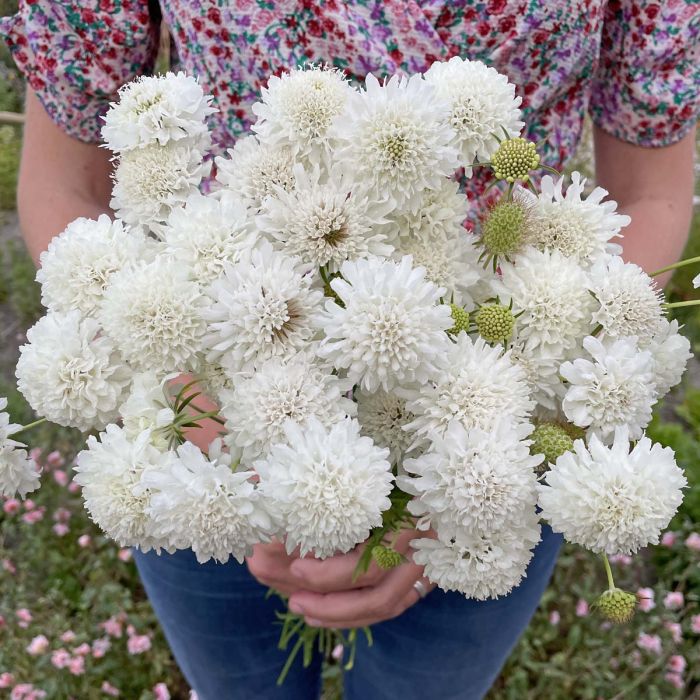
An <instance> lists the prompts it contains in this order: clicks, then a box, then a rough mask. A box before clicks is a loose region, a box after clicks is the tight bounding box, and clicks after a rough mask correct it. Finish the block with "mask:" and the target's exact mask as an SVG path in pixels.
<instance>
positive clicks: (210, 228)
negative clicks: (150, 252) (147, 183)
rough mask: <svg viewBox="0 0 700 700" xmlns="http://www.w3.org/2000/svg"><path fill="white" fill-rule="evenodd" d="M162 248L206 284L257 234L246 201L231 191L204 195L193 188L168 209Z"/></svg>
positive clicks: (245, 247) (220, 272) (250, 242)
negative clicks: (182, 203) (177, 205)
mask: <svg viewBox="0 0 700 700" xmlns="http://www.w3.org/2000/svg"><path fill="white" fill-rule="evenodd" d="M163 240H164V242H165V251H166V253H167V254H168V255H170V256H172V257H173V258H174V259H175V260H177V261H178V262H179V263H180V264H182V265H184V266H185V267H187V268H188V269H189V270H191V272H192V277H193V278H194V279H195V280H196V281H197V282H199V283H200V284H202V285H208V284H210V283H211V282H213V281H214V280H215V279H217V278H218V277H220V276H221V274H222V273H223V270H224V268H225V267H226V265H227V264H229V263H236V262H238V260H239V259H240V256H241V253H242V252H243V251H244V250H247V249H249V248H252V247H253V245H254V243H255V240H256V235H255V231H254V230H253V227H252V221H251V220H250V218H249V217H248V210H247V209H246V207H245V205H244V204H243V203H242V202H241V200H239V199H238V198H237V197H236V196H235V195H234V194H233V193H231V192H226V191H224V192H222V193H220V194H219V195H218V196H216V197H214V196H205V195H203V194H200V193H199V192H193V193H192V194H191V195H190V196H189V198H188V199H187V202H186V203H185V205H184V206H183V207H177V208H176V209H173V210H172V211H171V212H170V216H169V217H168V222H167V225H166V226H165V227H164V228H163Z"/></svg>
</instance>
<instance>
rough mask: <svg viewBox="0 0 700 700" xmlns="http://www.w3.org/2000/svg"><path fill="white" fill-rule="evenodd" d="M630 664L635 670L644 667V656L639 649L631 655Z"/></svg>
mask: <svg viewBox="0 0 700 700" xmlns="http://www.w3.org/2000/svg"><path fill="white" fill-rule="evenodd" d="M630 664H632V667H633V668H639V667H640V666H641V665H642V655H641V653H640V651H639V649H635V650H634V651H633V652H632V653H631V654H630Z"/></svg>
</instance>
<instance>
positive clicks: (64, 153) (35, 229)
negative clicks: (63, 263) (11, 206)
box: [17, 90, 111, 262]
mask: <svg viewBox="0 0 700 700" xmlns="http://www.w3.org/2000/svg"><path fill="white" fill-rule="evenodd" d="M26 114H27V120H26V123H25V127H24V145H23V147H22V160H21V163H20V172H19V183H18V187H17V209H18V211H19V220H20V226H21V228H22V233H23V235H24V240H25V242H26V244H27V248H28V249H29V252H30V253H31V255H32V257H33V258H34V260H35V262H38V260H39V255H40V254H41V252H42V251H44V250H46V247H47V246H48V244H49V241H50V240H51V239H52V238H53V237H54V236H55V235H57V234H59V233H60V232H61V231H62V230H63V229H64V228H65V227H66V225H67V224H68V223H69V222H70V221H72V220H73V219H76V218H78V217H79V216H86V217H90V218H97V216H99V215H100V214H104V213H106V212H109V199H110V190H111V182H110V178H109V175H110V172H111V164H110V161H109V158H110V154H109V152H108V151H106V150H104V149H103V148H99V147H98V146H97V145H94V144H87V143H82V142H81V141H78V140H77V139H74V138H72V137H70V136H67V135H66V134H65V133H64V132H63V131H61V129H60V128H59V127H58V126H56V124H54V123H53V122H52V121H51V119H50V117H49V116H48V115H47V114H46V112H45V110H44V108H43V107H42V105H41V103H40V102H39V100H38V98H37V97H36V95H35V94H34V93H33V92H32V91H31V90H28V91H27V104H26Z"/></svg>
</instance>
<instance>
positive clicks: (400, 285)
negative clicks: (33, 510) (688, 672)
mask: <svg viewBox="0 0 700 700" xmlns="http://www.w3.org/2000/svg"><path fill="white" fill-rule="evenodd" d="M519 104H520V99H519V98H517V97H516V96H515V89H514V86H513V85H512V84H510V83H509V82H508V81H507V79H506V78H505V77H504V76H502V75H500V74H499V73H497V72H496V71H495V70H494V69H493V68H489V67H486V66H485V65H484V64H482V63H480V62H478V61H466V60H462V59H459V58H453V59H452V60H450V61H449V62H447V63H436V64H434V65H433V67H432V68H431V69H430V70H429V71H428V72H427V73H425V74H424V75H413V76H410V77H400V76H398V75H396V76H393V77H391V78H390V79H388V80H386V81H385V82H383V83H382V82H379V81H378V80H377V79H376V78H375V77H373V76H372V75H370V76H368V77H367V80H366V83H365V85H364V87H357V86H352V85H350V84H349V83H348V82H347V81H346V79H345V78H344V76H343V74H342V73H341V72H339V71H337V70H332V69H326V68H320V67H316V66H311V67H307V68H303V69H298V70H293V71H291V72H288V73H286V74H284V75H283V76H281V77H272V78H270V80H269V83H268V86H267V88H265V89H264V90H263V91H262V97H261V101H260V102H259V103H257V104H256V105H255V107H254V112H255V114H256V116H257V122H256V123H255V125H254V126H253V132H254V133H253V135H249V136H247V137H245V138H242V139H240V140H239V141H238V142H237V143H236V144H235V146H234V148H233V149H231V150H229V151H228V154H227V156H226V157H219V158H216V160H215V175H214V177H212V176H211V170H212V162H211V161H210V160H207V158H206V157H205V154H206V153H207V152H208V150H209V149H210V145H211V144H210V135H209V131H208V129H207V125H206V121H207V117H208V115H209V114H211V113H212V112H213V108H212V107H211V100H210V98H208V97H207V96H206V95H204V94H203V92H202V90H201V88H200V87H199V85H198V83H197V81H196V80H194V79H193V78H190V77H187V76H185V75H183V74H177V75H174V74H167V75H165V76H160V77H145V78H141V79H139V80H137V81H135V82H133V83H130V84H128V85H126V86H124V88H122V90H121V91H120V95H119V101H118V102H117V103H116V104H113V105H112V107H111V109H110V110H109V112H108V113H107V115H106V118H105V125H104V129H103V136H104V139H105V142H106V144H105V145H106V147H107V148H109V149H111V151H112V152H113V154H114V161H115V170H114V189H113V199H112V208H113V210H114V212H115V214H116V218H115V219H114V220H112V219H110V218H109V217H107V216H101V217H100V218H99V219H97V220H96V221H93V220H89V219H78V220H76V221H74V222H73V223H71V224H70V225H69V226H68V227H67V228H66V230H65V231H64V232H63V233H61V234H60V235H59V236H58V237H56V238H55V239H54V240H53V241H52V243H51V244H50V246H49V248H48V250H47V251H46V252H45V253H43V255H42V256H41V269H40V270H39V272H38V274H37V279H38V281H39V282H40V283H41V285H42V300H43V303H44V305H45V306H46V308H47V310H48V311H47V314H46V316H44V317H43V318H42V319H41V320H40V321H39V322H38V323H37V324H36V325H35V326H34V327H33V328H32V329H31V330H30V331H29V332H28V336H27V338H28V342H27V344H26V345H24V346H23V347H22V348H21V357H20V360H19V363H18V365H17V378H18V386H19V389H20V391H21V392H22V394H23V395H24V396H25V397H26V398H27V400H28V401H29V403H30V404H31V406H32V407H33V408H34V410H35V411H36V412H37V413H38V414H39V415H40V416H43V417H45V418H46V419H47V420H49V421H53V422H55V423H58V424H60V425H64V426H74V427H76V428H79V429H80V430H83V431H88V432H90V433H91V434H90V435H89V437H88V438H87V446H86V448H85V449H84V450H83V451H82V452H80V454H79V455H78V457H77V462H76V465H77V466H76V471H77V477H76V481H77V482H78V483H79V484H80V485H81V486H82V489H83V496H84V499H85V505H86V508H87V509H88V511H89V513H90V515H91V517H92V519H93V520H94V521H95V522H96V523H97V524H98V525H99V527H101V528H102V530H104V532H105V533H106V534H107V535H108V536H110V537H112V538H114V539H115V540H117V541H118V542H119V544H120V545H122V546H135V547H140V548H142V549H143V550H148V549H150V548H153V549H156V550H160V549H163V550H165V551H173V550H175V549H180V548H192V550H193V551H194V552H195V554H196V556H197V558H198V559H199V561H201V562H204V561H206V560H208V559H211V558H214V559H216V560H217V561H220V562H225V561H227V560H228V559H229V557H234V558H236V559H237V560H238V561H242V560H243V558H244V557H245V556H246V555H247V554H249V553H250V552H251V548H252V546H253V545H254V544H256V543H259V542H266V541H269V540H270V539H271V538H273V537H274V538H279V539H280V540H283V541H284V542H286V547H287V549H288V551H289V552H293V551H298V552H299V553H300V555H302V556H303V555H306V554H308V553H312V554H313V555H314V556H316V557H320V558H323V557H328V556H331V555H333V554H337V553H343V552H348V551H350V550H352V549H353V548H355V547H357V546H358V545H362V543H366V544H365V548H364V550H363V555H362V558H361V560H360V565H359V570H360V571H361V570H362V569H363V568H366V567H367V566H368V565H369V563H370V561H371V560H372V559H374V560H375V561H376V562H377V563H378V564H379V565H380V566H382V567H390V566H395V565H398V564H399V563H401V561H402V556H401V555H400V554H399V553H398V552H396V551H394V550H393V548H392V544H391V541H392V533H394V532H396V531H397V530H399V529H400V528H402V527H404V526H406V525H407V524H410V525H411V526H412V527H416V528H417V529H418V531H422V532H425V536H422V537H421V536H419V537H417V538H416V539H415V540H414V541H413V542H412V549H413V553H412V557H413V560H414V561H415V562H416V563H418V564H421V565H424V567H425V575H426V576H427V577H428V578H429V579H430V580H431V581H433V582H435V583H437V585H438V586H440V587H441V588H442V589H444V590H455V591H460V592H462V593H463V594H464V595H466V596H469V597H472V598H476V599H479V600H482V599H486V598H493V597H498V596H502V595H506V594H508V592H509V591H511V590H512V589H513V588H514V587H515V586H517V585H518V584H519V583H520V581H521V579H522V578H523V576H524V575H525V572H526V568H527V566H528V563H529V561H530V559H531V557H532V552H533V548H534V547H535V545H536V544H537V542H538V541H539V539H540V521H541V520H544V521H546V522H548V523H549V524H550V525H551V526H552V528H553V529H554V530H555V531H557V532H561V533H563V534H564V536H565V538H566V539H567V540H569V541H570V542H573V543H577V544H580V545H581V546H583V547H586V548H588V549H590V550H592V551H595V552H599V553H601V554H602V555H603V556H604V557H605V555H609V554H619V553H625V554H631V553H633V552H636V551H637V550H638V549H639V548H641V547H644V546H645V545H647V544H649V543H654V542H657V541H658V539H659V534H660V532H661V531H662V530H663V529H664V528H665V527H666V526H667V524H668V522H669V520H670V519H671V517H672V516H673V514H674V513H675V511H676V509H677V508H678V506H679V504H680V503H681V500H682V494H681V490H682V489H683V487H684V486H685V485H686V480H685V478H684V476H683V473H682V472H681V470H680V469H679V468H678V467H677V465H676V462H675V460H674V455H673V452H672V451H671V450H670V449H668V448H663V447H661V446H660V445H657V444H652V442H651V441H650V440H649V439H648V438H646V437H645V436H644V429H645V427H646V426H647V424H648V423H649V421H650V419H651V414H652V406H653V405H654V404H655V403H656V402H657V401H658V400H659V398H660V397H662V396H663V395H664V394H665V393H666V392H668V391H669V389H670V388H671V387H672V386H674V385H675V384H677V383H678V382H679V381H680V379H681V375H682V373H683V371H684V369H685V365H686V362H687V360H688V358H689V357H690V356H691V354H690V351H689V343H688V341H687V340H686V339H685V338H684V337H683V336H682V335H680V334H679V328H678V324H677V323H676V322H675V321H669V320H668V319H667V318H666V310H667V309H668V308H669V306H670V305H669V304H665V303H664V300H663V296H662V294H661V292H660V291H659V290H658V289H657V288H656V287H655V284H654V281H653V279H652V277H650V276H649V275H647V274H646V273H645V272H643V271H642V270H641V269H640V268H639V267H637V266H636V265H634V264H631V263H626V262H624V260H623V259H622V258H621V257H620V253H621V247H620V245H619V243H617V242H616V239H618V238H619V237H620V231H621V229H622V228H623V227H624V226H626V225H627V224H628V223H629V217H627V216H624V215H621V214H618V213H616V204H615V202H612V201H609V200H607V201H606V200H605V196H606V194H607V193H606V192H605V191H604V190H602V189H600V188H595V189H593V190H592V191H591V192H590V193H588V194H587V196H586V195H585V185H586V183H585V180H584V179H583V178H582V177H581V176H580V175H579V174H578V173H574V174H573V176H572V177H571V180H570V182H566V179H565V178H564V177H562V176H560V175H559V174H558V173H556V171H552V169H551V168H547V167H545V166H542V165H541V164H540V162H539V161H540V159H539V155H538V154H537V150H536V146H535V144H534V143H531V142H529V141H527V140H526V139H524V138H522V137H521V136H520V133H521V129H522V127H523V122H522V121H521V119H520V110H519ZM476 168H482V169H483V168H485V169H489V170H490V171H491V172H492V176H493V181H494V183H495V184H496V185H497V186H498V187H499V190H498V191H500V192H501V193H502V194H501V196H500V198H499V199H498V201H497V202H496V203H495V204H493V205H492V206H490V207H488V208H486V207H483V208H484V209H487V210H486V211H484V212H482V216H481V218H480V220H479V221H478V223H477V225H476V227H475V232H470V230H469V229H468V228H467V227H466V226H465V222H466V221H467V220H469V219H470V218H471V219H472V220H474V218H475V217H474V215H473V212H471V211H470V209H469V202H468V200H467V198H466V197H465V196H464V194H463V193H460V184H459V183H460V178H469V177H471V175H472V172H473V170H474V169H476ZM542 169H544V170H545V171H548V172H550V173H552V174H553V175H554V176H555V177H552V175H550V174H548V175H545V176H543V177H542V178H541V180H540V186H539V189H538V188H537V187H535V185H534V184H533V180H532V174H533V172H537V171H540V170H542ZM458 171H459V173H460V176H459V177H457V175H456V173H457V172H458ZM183 374H186V375H189V379H188V380H186V381H184V382H183V381H182V380H178V379H177V378H178V377H181V376H183ZM200 393H204V394H206V395H208V396H209V397H211V398H212V399H213V400H214V401H215V402H216V405H217V406H218V410H207V409H205V408H202V406H201V402H202V399H201V398H200ZM4 407H5V405H4V404H0V409H3V408H4ZM205 419H214V420H216V421H218V422H219V423H220V425H221V437H220V439H218V440H216V441H215V442H214V443H213V444H212V445H211V447H210V448H209V449H208V450H207V451H206V452H204V451H202V450H200V449H199V448H197V447H196V446H195V445H193V444H192V443H191V442H189V441H187V439H186V438H187V431H188V430H193V429H195V428H196V427H197V426H198V425H199V424H201V422H202V421H204V420H205ZM21 429H22V428H21V426H17V425H11V424H9V418H8V416H7V414H6V413H0V487H1V491H2V493H3V494H5V495H9V494H14V493H15V492H19V493H20V494H21V495H24V494H25V493H27V492H29V491H31V490H33V489H35V488H36V487H37V485H38V474H37V470H36V467H35V465H34V463H33V462H32V461H31V460H30V459H29V458H28V457H27V453H26V451H25V450H24V449H23V447H24V446H23V445H21V444H20V443H18V442H16V441H15V440H13V439H12V438H11V436H13V435H15V434H16V433H18V432H19V430H21ZM605 562H606V566H607V559H606V560H605ZM607 570H608V574H609V577H610V588H609V590H608V591H606V592H605V593H604V594H603V596H602V597H601V598H600V600H599V601H598V605H599V607H600V608H601V610H602V611H603V612H604V613H605V614H606V615H607V616H608V617H609V618H611V619H614V620H617V621H622V620H624V619H625V618H627V617H629V616H630V615H631V613H632V611H633V609H634V603H635V601H634V597H633V596H631V595H630V594H627V593H625V592H624V591H620V590H619V589H617V588H615V586H614V583H613V581H612V577H611V574H610V569H609V566H607ZM285 630H286V631H285V633H284V635H283V637H284V636H285V635H287V639H288V636H289V635H288V634H287V633H288V632H289V626H287V627H286V628H285ZM316 633H318V634H321V632H320V631H318V630H317V631H316V632H305V633H304V634H306V637H305V638H304V639H305V643H313V637H314V634H316ZM323 634H325V632H323ZM309 640H311V641H309Z"/></svg>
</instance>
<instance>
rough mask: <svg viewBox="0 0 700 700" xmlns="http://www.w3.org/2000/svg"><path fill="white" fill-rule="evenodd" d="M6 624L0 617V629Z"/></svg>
mask: <svg viewBox="0 0 700 700" xmlns="http://www.w3.org/2000/svg"><path fill="white" fill-rule="evenodd" d="M6 624H7V623H6V622H5V618H4V617H3V616H2V615H0V629H2V628H3V627H4V626H5V625H6Z"/></svg>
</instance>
